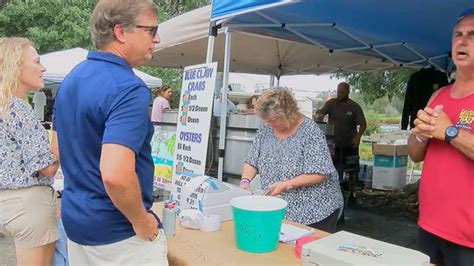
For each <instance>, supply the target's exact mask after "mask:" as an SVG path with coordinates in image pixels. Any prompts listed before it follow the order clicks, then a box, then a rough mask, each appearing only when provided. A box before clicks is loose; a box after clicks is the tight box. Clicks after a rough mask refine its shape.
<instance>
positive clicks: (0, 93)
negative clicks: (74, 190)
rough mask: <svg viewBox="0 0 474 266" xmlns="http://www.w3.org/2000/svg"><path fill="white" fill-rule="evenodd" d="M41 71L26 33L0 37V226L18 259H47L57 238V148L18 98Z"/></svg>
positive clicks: (39, 84) (36, 84) (38, 83)
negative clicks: (55, 191) (21, 35)
mask: <svg viewBox="0 0 474 266" xmlns="http://www.w3.org/2000/svg"><path fill="white" fill-rule="evenodd" d="M44 71H45V68H44V67H43V66H42V65H41V63H40V59H39V56H38V53H37V52H36V50H35V48H33V45H32V43H31V42H30V41H29V40H28V39H25V38H0V147H2V148H1V151H0V231H3V232H5V233H7V234H9V235H11V237H12V238H13V240H14V242H15V247H16V258H17V264H18V265H51V260H52V256H53V253H54V248H55V241H56V240H57V239H58V232H57V229H56V200H55V196H54V191H53V189H52V188H51V184H52V182H53V180H52V176H54V175H55V173H56V171H57V169H58V167H59V162H58V161H57V159H56V158H58V156H57V149H56V148H55V149H54V150H56V151H55V152H56V155H54V154H53V153H52V151H51V148H50V146H49V142H48V134H47V132H46V130H45V129H44V128H43V127H42V126H41V124H40V123H39V121H38V120H37V119H36V116H35V113H34V111H33V109H32V108H31V106H30V105H29V104H28V103H27V102H25V101H24V100H23V99H24V98H25V95H26V94H27V93H28V92H29V91H33V90H39V89H40V88H43V86H44V84H43V77H42V75H43V72H44ZM53 143H55V142H54V141H53ZM53 145H54V144H53Z"/></svg>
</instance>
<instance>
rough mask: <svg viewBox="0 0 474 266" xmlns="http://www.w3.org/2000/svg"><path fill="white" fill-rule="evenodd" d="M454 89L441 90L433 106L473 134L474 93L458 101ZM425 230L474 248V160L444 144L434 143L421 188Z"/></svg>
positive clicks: (433, 141)
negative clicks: (441, 109) (453, 92)
mask: <svg viewBox="0 0 474 266" xmlns="http://www.w3.org/2000/svg"><path fill="white" fill-rule="evenodd" d="M450 92H451V86H447V87H444V88H442V89H441V91H440V92H439V94H438V95H437V96H436V97H435V98H434V100H433V101H432V103H431V104H430V107H432V108H434V107H435V106H436V105H443V111H444V112H445V113H446V114H447V115H448V117H449V119H450V120H451V121H452V123H453V124H454V125H456V126H457V127H459V128H461V130H469V131H470V132H471V133H472V131H473V130H472V121H473V120H474V94H471V95H469V96H466V97H463V98H459V99H455V98H452V97H451V96H450ZM419 204H420V205H419V209H420V216H419V220H418V225H419V226H420V227H421V228H423V229H424V230H426V231H428V232H430V233H432V234H434V235H437V236H439V237H441V238H443V239H446V240H448V241H450V242H453V243H456V244H458V245H462V246H466V247H470V248H474V160H471V159H469V158H468V157H467V156H466V155H464V154H463V153H462V152H461V151H459V150H458V149H456V148H454V147H453V146H452V145H451V144H448V143H446V142H444V141H441V140H437V139H432V140H430V142H429V144H428V147H427V151H426V155H425V160H424V164H423V171H422V175H421V181H420V188H419Z"/></svg>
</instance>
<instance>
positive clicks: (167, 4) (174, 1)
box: [154, 0, 211, 18]
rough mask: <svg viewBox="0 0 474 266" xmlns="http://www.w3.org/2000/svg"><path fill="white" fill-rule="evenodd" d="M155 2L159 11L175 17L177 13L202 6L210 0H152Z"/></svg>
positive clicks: (169, 16)
mask: <svg viewBox="0 0 474 266" xmlns="http://www.w3.org/2000/svg"><path fill="white" fill-rule="evenodd" d="M154 2H155V4H156V5H157V6H158V7H159V8H160V12H162V13H165V14H167V16H168V18H172V17H175V16H177V15H179V14H182V13H185V12H188V11H190V10H193V9H196V8H199V7H203V6H205V5H208V4H210V2H211V1H210V0H154Z"/></svg>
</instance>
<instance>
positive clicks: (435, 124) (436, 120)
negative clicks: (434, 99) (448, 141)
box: [412, 105, 453, 140]
mask: <svg viewBox="0 0 474 266" xmlns="http://www.w3.org/2000/svg"><path fill="white" fill-rule="evenodd" d="M414 124H415V128H413V129H412V133H413V134H415V135H418V136H420V138H433V137H434V138H436V139H439V140H444V132H445V130H446V128H447V127H449V126H452V125H453V123H452V122H451V120H449V118H448V116H447V115H446V113H445V112H444V111H443V106H442V105H437V106H435V108H434V109H433V108H430V107H426V108H425V109H423V110H419V111H418V114H417V118H416V119H415V121H414Z"/></svg>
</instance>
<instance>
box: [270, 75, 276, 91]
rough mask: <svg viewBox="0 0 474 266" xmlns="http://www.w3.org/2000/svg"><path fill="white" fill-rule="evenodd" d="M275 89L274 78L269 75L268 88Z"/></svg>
mask: <svg viewBox="0 0 474 266" xmlns="http://www.w3.org/2000/svg"><path fill="white" fill-rule="evenodd" d="M273 87H275V76H274V75H270V88H273Z"/></svg>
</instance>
